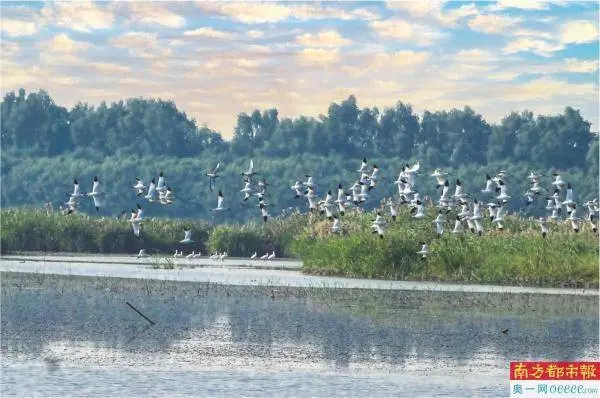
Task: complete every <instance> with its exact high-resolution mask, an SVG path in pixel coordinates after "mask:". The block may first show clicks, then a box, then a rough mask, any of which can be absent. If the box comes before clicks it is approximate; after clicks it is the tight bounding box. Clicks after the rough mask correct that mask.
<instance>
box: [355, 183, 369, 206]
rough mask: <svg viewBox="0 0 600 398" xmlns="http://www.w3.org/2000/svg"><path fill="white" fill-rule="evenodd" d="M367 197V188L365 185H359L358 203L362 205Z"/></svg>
mask: <svg viewBox="0 0 600 398" xmlns="http://www.w3.org/2000/svg"><path fill="white" fill-rule="evenodd" d="M368 197H369V188H368V187H367V186H366V185H365V184H363V183H360V193H359V194H358V202H359V203H364V202H366V201H367V198H368Z"/></svg>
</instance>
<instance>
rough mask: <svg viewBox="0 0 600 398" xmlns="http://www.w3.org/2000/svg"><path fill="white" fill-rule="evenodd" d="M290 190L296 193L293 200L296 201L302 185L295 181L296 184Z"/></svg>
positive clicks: (300, 193) (300, 194)
mask: <svg viewBox="0 0 600 398" xmlns="http://www.w3.org/2000/svg"><path fill="white" fill-rule="evenodd" d="M290 189H291V190H292V191H296V196H294V199H298V198H299V197H300V196H302V191H301V189H302V183H301V182H300V181H296V184H294V185H292V186H291V187H290Z"/></svg>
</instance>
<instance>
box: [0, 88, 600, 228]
mask: <svg viewBox="0 0 600 398" xmlns="http://www.w3.org/2000/svg"><path fill="white" fill-rule="evenodd" d="M1 117H2V120H1V126H0V139H1V144H2V170H1V172H2V175H1V177H2V186H1V194H2V197H1V199H2V203H3V205H4V206H16V205H22V204H36V205H40V204H42V203H44V202H46V201H52V202H54V204H55V206H58V205H59V204H60V203H62V202H64V200H65V192H67V191H69V190H71V189H72V185H71V182H72V179H73V177H77V178H79V179H80V180H81V182H82V188H83V189H84V191H85V190H89V189H90V188H91V180H92V178H93V176H94V175H99V176H100V177H101V179H102V181H103V182H104V184H105V187H106V190H107V192H108V196H107V203H110V204H111V206H110V207H107V209H106V210H105V211H106V212H107V213H106V214H112V215H115V214H118V213H119V212H121V211H123V210H126V209H129V208H131V207H132V206H134V205H135V202H136V201H140V199H139V198H136V197H135V195H134V194H133V190H132V189H131V188H130V184H131V183H132V181H133V179H134V178H135V177H141V178H143V179H144V181H145V182H148V181H149V180H150V179H151V178H153V177H156V176H157V174H158V172H159V171H160V170H164V171H165V173H166V174H167V183H168V184H169V185H171V186H172V187H173V189H174V190H175V191H176V195H177V202H178V203H177V204H176V205H174V206H171V207H168V206H167V207H165V206H160V205H154V204H152V205H149V206H150V210H151V211H150V213H149V214H153V215H157V216H161V215H169V216H171V217H190V216H194V217H200V218H206V219H210V217H211V212H210V211H209V209H211V208H212V207H213V206H214V205H215V204H216V196H215V193H214V192H210V190H209V187H208V181H207V180H206V179H205V178H204V176H203V173H204V172H205V171H206V170H208V169H212V168H213V167H214V166H215V165H216V163H217V162H221V168H220V170H221V174H222V175H221V177H220V178H219V179H218V182H217V184H218V186H219V189H223V192H224V194H225V195H226V201H227V203H228V205H229V206H231V208H232V211H231V212H228V213H227V214H224V215H222V216H220V217H219V219H218V220H217V222H221V221H233V220H237V221H240V220H244V219H248V218H253V217H257V215H258V211H257V209H256V208H255V207H254V206H252V205H250V206H241V198H242V196H243V195H242V194H241V193H240V192H239V190H240V189H241V188H242V186H241V185H242V182H241V178H240V172H241V171H242V170H245V169H246V168H247V167H248V161H249V159H250V158H252V159H254V162H255V168H256V169H257V170H258V171H260V173H261V174H260V176H261V178H263V177H264V178H267V179H268V181H269V184H270V186H269V193H270V196H269V197H268V199H267V200H268V201H270V202H271V203H272V206H271V207H270V208H269V211H270V212H271V213H272V214H277V213H278V212H279V211H281V210H282V209H285V208H288V207H294V206H298V207H300V208H301V209H304V208H305V207H306V203H305V202H306V201H305V200H304V199H294V194H293V192H292V191H291V190H290V189H289V186H290V185H291V184H293V183H294V182H295V181H296V180H301V179H303V178H305V177H304V175H305V174H311V175H313V176H314V177H315V179H316V181H317V183H318V191H319V194H320V195H322V194H323V193H324V192H326V191H327V190H328V189H335V187H336V186H337V184H338V183H342V184H344V186H345V187H346V188H348V187H349V186H350V185H351V183H352V182H353V181H354V180H355V179H356V177H357V176H356V173H355V171H356V169H357V167H358V166H359V163H360V159H361V158H362V157H363V156H366V157H367V158H368V159H369V163H372V162H375V163H376V164H378V165H380V166H381V167H382V173H383V175H384V176H385V177H386V180H385V181H382V183H381V184H380V186H379V187H378V188H377V189H375V190H374V191H373V192H372V195H371V198H370V199H369V203H368V206H376V205H377V204H378V203H379V200H380V199H382V198H383V197H385V196H389V195H392V194H394V193H395V192H396V187H395V186H394V185H393V184H391V181H393V180H392V179H395V178H396V177H397V173H398V171H399V168H400V167H401V165H403V164H406V163H412V162H414V161H415V160H419V161H420V162H421V165H422V168H423V170H425V172H427V171H428V170H430V169H433V168H435V167H445V168H450V170H451V171H452V174H453V177H452V178H454V177H458V178H461V179H462V180H463V181H464V183H465V185H466V187H465V188H466V189H467V191H475V192H477V190H480V189H482V188H483V185H484V183H485V174H486V173H490V174H491V173H495V172H496V171H497V170H498V169H500V168H509V169H510V170H511V173H512V174H513V175H515V176H516V180H512V181H511V184H510V194H511V195H513V200H512V201H511V204H510V205H511V209H512V210H514V211H520V210H521V200H520V196H521V195H522V194H523V193H524V192H525V190H526V188H527V181H526V179H525V177H526V175H527V173H528V172H529V171H530V170H532V169H535V170H539V171H543V172H546V173H548V172H549V171H551V169H552V170H559V171H561V172H562V173H564V176H565V178H567V179H568V180H569V181H571V182H573V184H574V186H575V187H576V190H577V194H578V195H579V197H580V198H582V199H586V198H592V197H596V196H598V163H599V153H598V136H597V133H591V132H590V123H589V122H587V121H586V120H584V119H583V118H582V117H581V115H580V113H579V111H577V110H575V109H573V108H570V107H567V108H566V109H565V111H564V113H562V114H559V115H538V116H537V118H534V116H533V113H531V112H528V111H524V112H522V113H517V112H513V113H511V114H510V115H508V116H506V117H505V118H504V119H502V121H501V123H499V124H497V125H491V126H490V125H489V124H488V123H487V122H486V121H485V120H484V119H483V117H482V116H481V115H479V114H478V113H476V112H475V111H474V110H473V109H471V108H469V107H465V108H463V109H452V110H449V111H436V112H429V111H425V112H424V113H423V115H422V117H421V118H420V120H419V117H418V116H417V115H416V114H415V113H414V112H413V110H412V107H411V106H410V105H409V104H406V103H403V102H400V101H399V102H397V103H396V104H395V105H394V106H393V107H389V108H385V109H384V110H383V111H382V112H380V111H379V110H378V108H360V107H359V104H358V102H357V99H356V98H355V97H354V96H350V97H348V98H347V99H345V100H343V101H341V102H340V103H333V104H331V105H330V106H329V108H328V109H327V113H326V114H325V115H320V116H319V117H318V118H310V117H305V116H301V117H299V118H296V119H292V118H282V119H280V118H279V114H278V111H277V109H267V110H262V111H261V110H253V111H251V112H250V113H240V114H239V115H238V118H237V123H236V125H235V128H234V132H233V133H234V134H233V138H232V140H231V141H226V140H224V139H223V137H222V135H221V134H219V133H218V132H216V131H214V130H211V129H210V128H209V127H208V126H200V127H198V126H197V125H196V121H195V120H193V119H191V118H189V117H188V116H187V115H186V114H185V112H182V111H180V110H179V109H177V107H176V105H175V103H173V102H172V101H162V100H155V99H143V98H132V99H128V100H126V101H119V102H114V103H111V104H107V103H104V102H103V103H100V104H99V105H98V106H96V107H94V106H91V105H89V104H86V103H77V104H76V105H75V106H74V107H73V108H72V109H70V110H68V109H66V108H64V107H60V106H58V105H56V104H55V103H54V102H53V100H52V99H51V98H50V96H49V95H48V93H46V92H45V91H43V90H41V91H38V92H32V93H29V94H27V93H26V92H25V91H24V90H19V91H18V92H16V93H15V92H9V93H7V94H6V95H5V97H4V99H3V101H2V103H1ZM419 184H420V186H419V190H420V192H422V193H423V194H424V195H430V196H436V195H437V194H438V193H436V192H435V189H434V184H433V182H432V181H430V180H428V177H426V176H425V175H421V176H420V177H419ZM84 202H85V204H84V205H83V210H84V211H91V210H93V209H92V208H91V205H90V203H89V201H84ZM532 209H533V210H532ZM536 211H537V210H536V209H535V208H528V209H527V212H530V213H531V214H535V212H536Z"/></svg>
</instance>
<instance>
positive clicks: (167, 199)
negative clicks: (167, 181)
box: [159, 187, 175, 205]
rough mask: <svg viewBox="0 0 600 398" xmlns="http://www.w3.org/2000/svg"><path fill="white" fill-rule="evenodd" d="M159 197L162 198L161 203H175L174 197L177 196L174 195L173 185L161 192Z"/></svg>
mask: <svg viewBox="0 0 600 398" xmlns="http://www.w3.org/2000/svg"><path fill="white" fill-rule="evenodd" d="M159 199H160V204H162V205H170V204H173V199H175V197H174V196H173V190H171V187H167V189H166V190H165V191H164V193H163V192H161V193H160V194H159Z"/></svg>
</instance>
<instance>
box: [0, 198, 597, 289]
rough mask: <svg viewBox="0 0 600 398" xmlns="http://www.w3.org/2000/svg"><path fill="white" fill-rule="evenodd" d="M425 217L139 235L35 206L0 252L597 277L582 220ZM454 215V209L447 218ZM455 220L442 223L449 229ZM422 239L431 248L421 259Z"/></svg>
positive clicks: (443, 274)
mask: <svg viewBox="0 0 600 398" xmlns="http://www.w3.org/2000/svg"><path fill="white" fill-rule="evenodd" d="M430 211H431V212H432V214H431V217H428V218H427V219H424V220H415V219H413V218H412V216H411V215H410V214H409V213H408V209H401V211H400V213H399V215H398V218H397V220H396V221H392V220H391V219H390V220H389V225H388V229H387V231H386V234H385V237H384V239H380V238H379V237H378V236H377V235H376V234H372V233H371V229H370V223H371V220H372V219H373V218H374V214H373V213H358V212H355V211H350V212H347V213H346V214H345V215H344V216H343V217H342V228H343V231H342V233H341V234H333V233H331V222H330V221H328V220H326V219H325V218H324V217H323V216H321V215H319V214H312V213H311V214H308V215H307V214H300V213H299V212H298V211H292V212H290V213H288V214H285V215H281V216H278V217H273V218H271V219H269V221H268V222H267V223H262V222H250V223H247V224H243V225H240V224H233V225H216V226H212V225H211V224H209V223H207V222H204V221H198V220H180V219H164V218H161V219H148V220H146V221H145V222H144V224H143V226H142V236H141V239H137V238H136V237H135V236H134V235H133V233H132V230H131V226H130V225H129V223H128V222H127V221H126V220H125V219H123V218H121V219H117V218H115V217H113V218H104V217H93V216H92V217H90V216H88V215H85V214H75V215H70V216H65V215H63V214H60V213H46V212H45V211H41V210H36V209H26V208H19V209H3V210H1V211H0V225H1V231H0V249H1V251H2V253H10V252H17V251H35V252H79V253H83V252H87V253H132V254H133V253H137V252H138V251H139V250H140V249H141V248H145V249H146V250H147V252H148V253H150V254H160V253H163V254H164V253H168V254H170V253H172V252H174V251H175V249H177V250H182V249H183V250H185V251H186V252H191V251H192V250H195V251H196V252H198V251H200V252H201V253H203V254H206V253H208V252H214V251H218V252H223V251H227V252H228V254H229V256H239V257H247V256H250V255H251V254H252V253H254V252H257V253H258V254H259V255H262V254H264V253H266V252H271V251H275V252H276V253H277V256H278V257H296V258H299V259H301V260H302V261H303V270H304V272H307V273H314V274H321V275H341V276H351V277H363V278H379V279H401V280H419V281H450V282H475V283H495V284H509V285H521V286H561V285H563V284H565V283H573V282H575V283H577V282H580V283H585V284H590V283H591V284H592V285H597V284H598V255H599V252H598V247H599V245H598V235H596V234H594V233H593V232H592V231H591V229H590V228H589V227H588V226H586V225H584V226H583V227H582V228H581V231H580V232H579V233H575V232H573V231H572V230H571V228H570V225H569V224H565V223H561V222H558V223H557V222H554V223H551V224H550V233H549V235H548V236H547V237H546V238H545V239H544V238H542V236H541V234H540V229H539V225H538V223H537V222H536V221H533V220H528V219H523V218H519V217H517V216H515V215H511V216H508V217H507V220H506V222H505V223H504V225H505V229H504V231H498V230H496V229H495V226H493V225H492V223H491V222H490V221H489V220H485V221H484V226H485V229H486V231H485V232H484V234H483V236H476V235H474V234H472V233H471V232H470V231H468V230H467V231H465V233H464V234H462V235H459V236H454V235H452V234H451V233H450V231H451V229H449V230H447V231H446V232H445V233H444V235H443V236H442V237H437V235H436V233H435V228H434V226H433V224H432V223H431V220H432V219H433V210H432V209H430ZM447 219H448V220H453V219H454V216H453V214H452V213H451V214H448V215H447ZM452 225H453V222H450V221H449V222H448V223H447V225H446V226H447V227H448V228H450V227H451V226H452ZM184 227H186V228H191V229H192V237H193V239H194V240H195V243H194V244H192V245H183V244H180V243H179V241H180V240H181V239H182V238H183V228H184ZM421 242H425V243H427V244H429V249H430V251H431V254H430V255H429V256H428V257H427V258H426V259H422V258H421V256H420V255H418V254H417V251H419V250H420V248H421Z"/></svg>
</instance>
